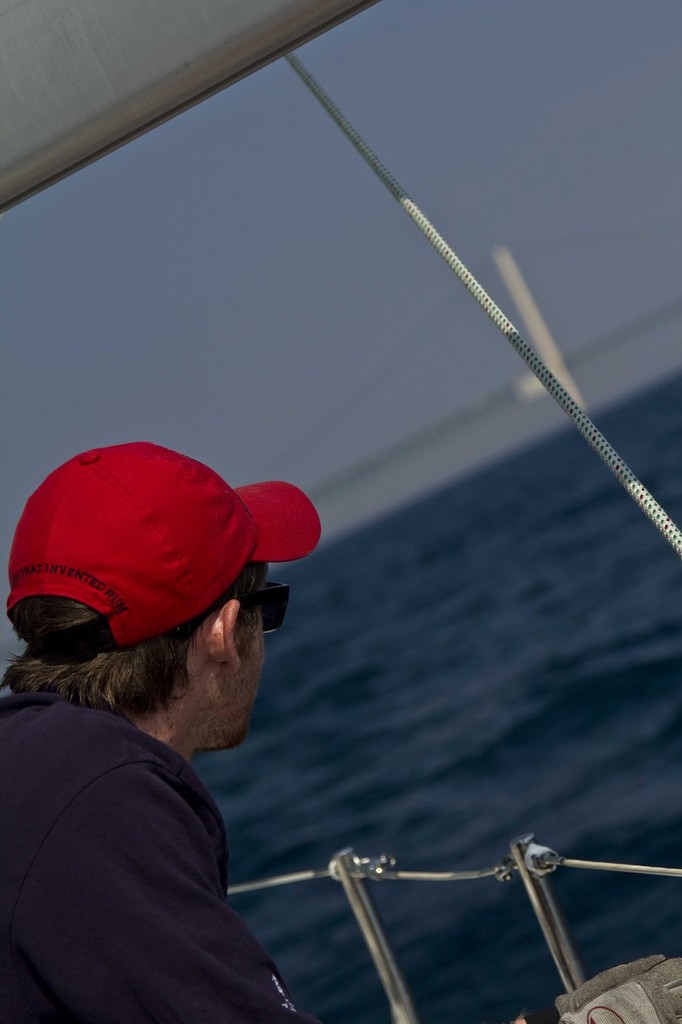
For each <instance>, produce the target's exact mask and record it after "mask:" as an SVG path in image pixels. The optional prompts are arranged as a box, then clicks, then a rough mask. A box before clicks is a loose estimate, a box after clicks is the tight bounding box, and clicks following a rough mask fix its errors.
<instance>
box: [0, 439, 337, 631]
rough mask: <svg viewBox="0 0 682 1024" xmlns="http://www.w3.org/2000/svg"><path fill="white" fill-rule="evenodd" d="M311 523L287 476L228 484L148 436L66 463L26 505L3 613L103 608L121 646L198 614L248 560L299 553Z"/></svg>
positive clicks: (307, 504) (311, 532) (313, 536)
mask: <svg viewBox="0 0 682 1024" xmlns="http://www.w3.org/2000/svg"><path fill="white" fill-rule="evenodd" d="M319 539H320V520H319V517H318V514H317V512H316V511H315V508H314V506H313V504H312V502H311V501H310V499H309V498H307V497H306V495H305V494H304V493H303V491H300V490H299V489H298V487H295V486H294V485H293V484H287V483H282V482H281V481H268V482H266V483H260V484H250V485H249V486H246V487H237V488H235V489H234V490H233V489H232V488H231V487H229V486H228V485H227V484H226V483H225V481H224V480H222V479H221V477H219V476H218V474H217V473H214V472H213V470H212V469H209V468H208V466H204V465H203V464H202V463H201V462H196V461H195V460H194V459H190V458H188V457H187V456H185V455H179V454H178V453H177V452H174V451H171V450H170V449H168V448H161V447H159V446H158V445H155V444H149V443H147V442H135V443H133V444H122V445H113V446H112V447H109V448H95V449H93V450H92V451H89V452H84V453H83V454H81V455H76V456H74V458H72V459H70V460H69V461H68V462H65V463H64V465H63V466H60V467H59V468H58V469H56V470H55V471H54V472H53V473H51V474H50V475H49V476H48V477H47V479H46V480H45V481H44V483H42V484H41V485H40V487H39V488H38V489H37V491H35V492H34V493H33V494H32V495H31V497H30V498H29V499H28V502H27V503H26V508H25V509H24V512H23V514H22V516H21V519H20V520H19V524H18V526H17V529H16V533H15V535H14V543H13V544H12V550H11V553H10V560H9V578H10V587H11V592H10V596H9V598H8V600H7V611H8V612H9V611H10V610H11V609H12V608H13V607H14V606H15V605H16V604H17V602H18V601H21V600H22V599H23V598H25V597H33V596H35V595H38V594H43V595H51V596H58V597H69V598H72V599H73V600H74V601H80V602H81V603H82V604H85V605H87V606H88V607H89V608H93V609H94V610H95V611H98V612H100V613H101V614H102V615H104V616H106V618H107V619H108V622H109V627H110V629H111V632H112V634H113V637H114V639H115V641H116V643H117V644H118V646H119V647H127V646H130V645H131V644H136V643H139V642H140V641H141V640H147V639H149V638H150V637H153V636H160V635H161V634H162V633H167V632H168V631H169V630H171V629H173V628H174V627H175V626H179V625H181V624H182V623H184V622H187V621H188V620H190V619H192V618H194V617H195V616H196V615H200V614H201V613H202V612H203V611H205V610H206V609H207V608H208V607H209V606H210V605H211V604H212V603H213V602H214V601H215V600H216V599H217V598H219V597H220V595H221V594H222V593H223V592H224V591H225V590H227V588H228V587H229V586H230V585H231V584H232V583H234V581H235V580H236V579H237V577H238V576H239V574H240V572H241V571H242V569H243V568H244V566H245V565H246V564H247V562H288V561H292V560H293V559H296V558H303V557H304V556H305V555H308V554H310V552H311V551H312V550H313V549H314V548H315V546H316V545H317V542H318V541H319Z"/></svg>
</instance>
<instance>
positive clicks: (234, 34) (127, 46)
mask: <svg viewBox="0 0 682 1024" xmlns="http://www.w3.org/2000/svg"><path fill="white" fill-rule="evenodd" d="M373 2H375V0H115V2H112V0H88V2H84V0H0V36H1V38H2V48H3V60H2V62H1V63H0V132H1V139H2V142H1V145H0V209H5V208H7V207H9V206H11V205H13V204H14V203H16V202H18V201H19V200H21V199H23V198H26V197H27V196H29V195H31V194H33V193H34V192H37V191H39V190H40V189H42V188H45V187H46V186H47V185H49V184H51V183H52V182H54V181H56V180H58V179H59V178H62V177H64V176H65V175H66V174H69V173H71V172H72V171H74V170H77V169H78V168H79V167H81V166H83V165H84V164H87V163H90V162H91V161H92V160H95V159H97V158H98V157H100V156H103V155H104V154H105V153H107V152H109V151H110V150H112V149H115V148H116V147H117V146H120V145H122V144H123V143H124V142H127V141H129V140H130V139H132V138H134V137H135V136H137V135H140V134H141V133H142V132H145V131H148V130H149V129H150V128H153V127H154V126H155V125H157V124H159V123H160V122H162V121H165V120H167V119H168V118H170V117H173V116H174V115H175V114H177V113H179V112H180V111H182V110H184V109H185V108H187V107H189V106H191V105H193V104H194V103H198V102H199V101H200V100H202V99H204V98H205V97H207V96H209V95H211V94H212V93H214V92H217V91H218V90H220V89H223V88H225V86H227V85H230V84H231V83H232V82H234V81H236V80H237V79H239V78H242V77H244V76H245V75H247V74H249V73H250V72H251V71H255V70H256V69H257V68H259V67H262V65H264V64H266V63H268V62H269V61H271V60H273V59H274V58H276V57H279V56H281V55H282V54H283V53H285V52H287V51H288V50H290V49H292V48H293V47H296V46H299V45H300V44H301V43H303V42H305V41H306V40H307V39H310V38H312V37H313V36H315V35H318V34H320V33H321V32H324V31H325V30H326V29H328V28H331V27H332V26H333V25H335V24H337V23H338V22H340V21H343V20H344V19H345V18H348V17H350V16H352V15H353V14H355V13H357V12H358V11H359V10H361V9H362V8H364V7H368V6H370V5H371V4H372V3H373Z"/></svg>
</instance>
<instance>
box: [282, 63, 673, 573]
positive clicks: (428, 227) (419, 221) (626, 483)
mask: <svg viewBox="0 0 682 1024" xmlns="http://www.w3.org/2000/svg"><path fill="white" fill-rule="evenodd" d="M286 60H287V61H288V63H289V65H290V66H291V67H292V68H293V70H294V71H295V72H296V74H297V75H298V76H299V78H301V80H302V81H303V82H304V83H305V85H306V86H307V87H308V88H309V89H310V91H311V92H312V93H313V95H314V96H315V98H316V99H317V100H318V101H319V102H320V103H321V104H322V106H323V107H324V108H325V110H326V111H327V113H328V114H329V115H330V116H331V117H332V118H333V120H334V121H335V122H336V124H337V125H338V126H339V128H340V129H341V131H342V132H343V133H344V134H345V135H346V137H347V138H348V139H349V140H350V142H352V144H353V145H354V146H355V148H356V149H357V150H358V152H359V153H360V155H361V156H362V157H363V158H364V159H365V160H366V161H367V163H368V164H369V166H370V167H371V168H372V170H373V171H374V172H375V174H376V175H377V176H378V177H379V178H380V179H381V181H382V182H383V183H384V185H385V186H386V187H387V188H388V190H389V192H391V194H392V195H393V196H394V198H395V199H397V200H398V202H399V203H400V205H401V206H402V208H403V210H404V211H405V213H406V214H407V215H408V217H410V218H411V220H412V221H414V223H415V224H416V225H417V227H418V228H419V230H420V231H421V232H422V233H423V234H424V235H425V236H426V238H427V239H428V241H429V242H430V243H431V245H432V246H433V248H434V249H435V250H436V252H437V253H438V254H439V255H440V256H441V257H442V258H443V259H444V260H445V262H446V263H447V265H448V266H449V267H450V269H451V270H452V271H453V272H454V273H455V274H456V275H457V277H458V278H459V279H460V281H461V282H462V284H463V285H464V287H465V288H466V289H467V291H469V292H471V294H472V295H473V297H474V298H475V299H476V301H477V302H478V304H479V305H480V306H482V307H483V309H484V310H485V312H486V313H487V314H488V316H489V317H490V319H491V320H492V321H493V323H494V324H495V325H496V326H497V327H498V328H499V329H500V330H501V331H502V334H504V336H505V338H506V339H507V341H509V342H510V344H511V345H512V346H513V348H515V349H516V351H517V352H518V354H519V355H520V356H521V358H522V359H523V361H524V362H525V363H526V364H527V365H528V367H529V368H530V369H531V370H532V372H533V373H534V374H535V376H536V377H537V378H538V380H539V381H540V382H541V384H542V385H543V386H544V387H545V388H546V390H547V391H548V392H549V393H550V395H551V396H552V398H554V399H555V401H556V402H557V403H558V404H559V405H560V406H561V408H562V409H563V410H564V412H565V413H566V414H567V415H568V416H569V417H570V418H571V419H572V420H573V422H574V423H575V425H576V427H577V428H578V430H579V431H580V433H581V434H582V436H583V437H584V438H585V440H586V441H587V443H588V444H589V445H590V447H591V448H592V449H593V450H594V451H595V452H596V453H597V455H599V457H600V458H601V459H602V461H603V462H605V463H606V465H607V466H608V468H609V469H610V470H611V472H612V473H613V475H614V476H615V477H616V479H617V480H618V481H619V482H620V483H621V484H622V486H623V487H624V488H625V490H626V491H627V492H628V494H629V495H630V497H631V498H632V499H633V501H635V503H636V504H637V505H639V507H640V508H641V510H642V511H643V512H644V514H645V515H646V516H647V517H648V518H649V519H650V520H651V522H652V523H653V524H654V526H655V527H656V528H657V529H658V530H659V531H660V533H661V534H662V535H663V536H664V537H665V539H666V540H667V541H668V543H669V544H671V545H672V547H673V548H674V549H675V551H676V552H677V554H678V555H680V557H682V532H680V530H679V529H678V527H677V526H676V525H675V523H674V522H673V521H672V519H671V518H670V516H669V515H668V514H667V513H666V511H665V510H664V509H663V508H661V506H660V505H659V504H658V502H657V501H656V499H655V498H654V497H653V496H652V495H651V494H650V493H649V491H647V489H646V488H645V487H644V485H643V484H642V483H641V482H640V481H639V480H638V479H637V477H636V476H635V474H634V473H633V472H632V470H631V469H630V468H629V467H628V466H627V465H626V463H625V462H624V461H623V459H622V458H621V457H620V455H619V454H618V452H616V451H615V450H614V449H613V448H612V447H611V445H610V444H609V442H608V441H607V440H606V438H605V437H604V436H603V434H601V433H600V432H599V430H597V428H596V426H595V425H594V423H593V422H592V420H590V418H589V417H588V416H586V415H585V413H584V412H583V411H582V409H581V408H580V407H579V406H578V405H577V403H576V402H575V401H574V400H573V399H572V398H571V396H570V394H569V393H568V391H567V390H566V389H565V388H564V386H563V385H562V384H561V383H560V382H559V381H558V380H557V378H556V377H555V376H554V375H553V374H552V373H551V372H550V371H549V370H548V368H547V367H546V366H545V364H544V362H543V361H542V359H540V357H539V356H538V355H537V353H536V352H535V351H534V350H533V349H532V348H531V346H530V345H529V344H528V342H526V341H525V340H524V338H523V337H522V336H521V335H520V334H519V332H518V331H517V329H516V328H515V327H514V325H513V324H512V323H511V322H510V321H509V320H508V319H507V317H506V316H505V315H504V314H503V313H502V311H501V310H500V309H499V307H498V306H496V305H495V303H494V302H493V300H492V299H491V298H490V296H489V295H488V294H487V292H486V291H485V290H484V289H483V288H482V287H481V285H480V284H479V283H478V281H477V280H476V278H475V277H474V276H473V274H472V273H471V272H470V271H469V270H468V269H467V267H466V266H465V265H464V263H462V261H461V260H460V258H459V257H458V256H457V254H456V253H455V252H454V251H453V250H452V249H451V248H450V246H449V245H448V244H447V242H446V241H445V239H444V238H443V237H442V236H441V235H440V234H439V233H438V231H436V229H435V227H434V226H433V224H432V223H431V222H430V221H429V219H428V218H427V217H426V216H425V215H424V214H423V213H422V211H421V210H420V209H419V207H418V206H417V204H416V203H414V202H413V201H412V200H411V199H410V197H409V196H408V195H407V193H406V192H405V190H404V189H403V188H402V187H401V186H400V185H399V184H398V182H397V181H396V180H395V178H394V177H393V175H392V174H391V173H390V172H389V171H388V170H387V168H386V167H384V165H383V164H382V163H381V161H380V160H379V158H378V157H377V155H376V154H375V153H374V152H373V151H372V150H371V149H370V147H369V146H368V145H367V143H366V142H365V141H364V139H363V138H362V137H361V136H360V135H359V134H358V132H357V131H356V130H355V128H353V126H352V125H351V124H350V122H349V121H348V120H347V119H346V118H345V117H344V116H343V114H342V113H341V111H340V110H339V109H338V107H337V106H336V105H335V104H334V103H333V102H332V100H331V99H330V98H329V96H327V94H326V93H325V92H324V90H323V89H322V88H321V87H320V85H319V84H318V83H317V81H316V80H315V79H314V78H313V76H312V75H311V74H310V72H309V71H308V70H307V68H305V67H304V65H303V64H302V63H301V61H300V60H299V58H298V57H296V56H294V55H293V54H289V55H288V56H287V57H286Z"/></svg>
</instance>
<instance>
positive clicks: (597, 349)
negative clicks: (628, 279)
mask: <svg viewBox="0 0 682 1024" xmlns="http://www.w3.org/2000/svg"><path fill="white" fill-rule="evenodd" d="M680 314H682V296H679V297H678V298H676V299H673V300H671V301H670V302H666V303H664V304H663V305H661V306H657V307H656V308H655V309H652V310H648V311H647V312H646V313H642V314H640V315H639V316H637V317H635V318H634V319H633V320H630V321H628V323H626V324H623V325H622V326H620V327H617V328H616V329H615V330H612V331H608V332H607V333H606V334H603V335H600V336H599V337H598V338H595V339H594V340H593V341H588V342H584V343H583V344H581V345H577V346H575V347H574V348H573V349H571V351H570V352H567V353H566V357H565V358H566V362H567V364H568V366H569V367H571V368H572V367H574V366H578V365H580V364H581V363H583V362H587V361H589V360H590V359H592V358H593V357H595V356H596V355H598V354H600V353H601V352H603V351H605V350H607V349H609V348H611V347H613V346H614V345H620V344H622V343H624V342H626V341H629V340H630V339H631V338H634V337H636V336H637V335H638V334H642V333H644V332H646V331H648V330H651V328H652V327H657V326H659V325H660V324H663V323H666V322H667V321H669V320H672V319H674V318H675V317H677V316H679V315H680ZM529 379H530V380H535V378H534V377H531V376H530V375H526V376H522V377H517V378H516V379H515V380H512V381H509V382H508V383H506V384H503V385H501V386H500V387H498V388H494V389H493V390H492V391H485V392H484V393H483V394H481V395H477V396H476V397H475V398H473V399H471V400H470V401H469V402H466V403H465V404H464V405H461V406H459V408H457V409H455V411H454V412H451V413H448V414H447V415H446V416H442V417H440V418H439V419H437V420H435V422H433V423H430V424H428V425H427V426H425V427H420V428H419V429H418V430H415V431H413V432H412V433H410V434H408V435H407V436H406V437H402V438H400V440H398V441H395V442H393V444H391V445H388V446H387V447H385V448H381V449H380V450H379V451H378V452H375V453H374V454H372V455H369V456H367V457H366V458H364V459H361V460H360V461H358V462H354V463H353V464H352V465H350V466H348V467H347V468H346V469H342V470H339V471H338V472H337V473H333V474H332V475H330V476H328V477H325V478H324V479H323V480H320V481H318V483H316V484H313V485H312V486H309V487H308V491H309V493H310V496H311V497H312V498H313V499H314V500H316V501H320V500H323V499H327V498H329V497H331V496H332V495H334V494H337V493H339V492H340V491H343V490H345V489H346V488H348V487H351V486H353V485H354V484H356V483H358V482H359V481H361V480H363V479H366V478H367V477H370V476H373V475H374V474H375V473H377V472H378V471H379V470H381V469H384V468H386V467H388V466H389V465H391V464H392V463H395V462H398V461H400V460H401V459H404V458H407V457H408V456H410V455H413V454H414V453H415V452H417V451H420V450H422V449H424V448H426V447H428V445H430V444H431V443H432V442H435V441H443V440H444V439H445V438H446V437H448V436H451V435H452V434H455V433H457V432H458V431H459V430H461V429H462V428H464V427H466V426H467V425H468V424H470V423H472V422H475V421H476V420H478V419H479V418H480V417H481V416H483V415H485V414H487V413H491V412H500V411H502V410H503V409H505V408H507V407H511V406H512V405H514V404H516V403H518V402H522V401H527V397H526V388H525V382H526V381H527V380H529Z"/></svg>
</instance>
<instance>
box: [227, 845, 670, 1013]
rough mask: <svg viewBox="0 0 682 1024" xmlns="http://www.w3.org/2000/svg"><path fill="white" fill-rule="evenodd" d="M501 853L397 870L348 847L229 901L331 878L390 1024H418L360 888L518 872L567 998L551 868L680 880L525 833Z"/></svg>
mask: <svg viewBox="0 0 682 1024" xmlns="http://www.w3.org/2000/svg"><path fill="white" fill-rule="evenodd" d="M509 849H510V852H509V854H507V855H505V856H504V857H503V858H502V859H501V860H500V861H499V863H498V864H496V865H494V866H493V867H489V868H481V869H478V870H468V871H403V870H402V869H400V870H399V869H397V868H396V863H397V861H396V858H395V857H393V856H392V855H391V854H388V853H381V854H379V855H378V856H376V857H361V856H358V854H356V853H355V851H354V850H353V849H352V848H350V847H348V848H346V849H343V850H340V851H339V852H338V853H335V854H334V856H333V857H332V858H331V860H330V861H329V864H328V865H327V867H326V868H318V869H311V870H309V871H296V872H293V873H291V874H286V875H272V876H270V877H268V878H261V879H257V880H255V881H252V882H242V883H239V884H237V885H231V886H230V896H235V895H238V894H240V893H245V892H254V891H256V890H259V889H267V888H271V887H273V886H278V885H291V884H293V883H296V882H308V881H312V880H315V879H320V878H332V879H334V881H336V882H339V883H340V884H341V885H342V887H343V890H344V893H345V895H346V898H347V900H348V903H349V905H350V907H351V910H352V911H353V913H354V915H355V919H356V921H357V923H358V926H359V928H360V930H361V932H362V935H363V938H364V940H365V943H366V944H367V948H368V950H369V952H370V955H371V957H372V960H373V962H374V966H375V969H376V971H377V974H378V975H379V978H380V980H381V983H382V985H383V988H384V991H385V993H386V996H387V998H388V1002H389V1006H390V1008H391V1014H392V1021H393V1024H420V1020H419V1016H418V1014H417V1011H416V1009H415V1006H414V1003H413V1000H412V996H411V995H410V992H409V989H408V987H407V983H406V981H405V978H404V977H403V974H402V971H401V969H400V966H399V964H398V962H397V960H396V957H395V954H394V952H393V949H392V948H391V944H390V941H389V938H388V935H387V934H386V930H385V928H384V926H383V923H382V921H381V918H380V916H379V913H378V911H377V909H376V907H375V905H374V901H373V899H372V896H371V894H370V888H369V887H368V886H367V885H366V884H365V883H366V882H401V881H411V882H464V881H472V880H476V879H479V878H494V879H496V880H497V881H498V882H508V881H511V879H512V877H513V876H514V874H516V873H518V874H519V875H520V877H521V879H522V881H523V884H524V887H525V889H526V894H527V895H528V898H529V901H530V904H531V906H532V908H533V911H534V912H535V916H536V917H537V920H538V923H539V925H540V928H541V930H542V934H543V937H544V940H545V943H546V944H547V947H548V949H549V952H550V954H551V956H552V959H553V961H554V965H555V967H556V969H557V971H558V973H559V977H560V978H561V982H562V984H563V985H564V988H565V990H566V992H572V991H574V990H575V989H576V988H578V987H579V986H580V985H582V983H583V982H584V981H585V979H586V977H587V973H586V971H585V967H584V966H583V962H582V958H581V956H580V952H579V950H578V947H577V945H576V942H575V939H574V937H573V934H572V932H571V929H570V927H569V924H568V922H567V920H566V917H565V915H564V912H563V909H562V907H561V905H560V903H559V901H558V899H557V896H556V893H555V891H554V888H553V885H552V882H551V875H552V874H553V873H554V872H555V871H556V870H557V868H560V867H561V868H579V869H586V870H588V871H614V872H627V873H630V874H633V873H634V874H640V875H667V876H670V877H675V878H682V868H670V867H656V866H653V865H647V864H627V863H617V862H613V861H595V860H577V859H575V858H572V857H563V856H562V855H561V854H559V853H557V852H556V851H555V850H553V849H551V847H549V846H544V845H543V844H541V843H539V842H538V841H537V840H536V838H535V835H534V834H533V833H525V834H523V835H521V836H519V837H517V838H516V839H513V840H512V842H511V843H510V845H509Z"/></svg>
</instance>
